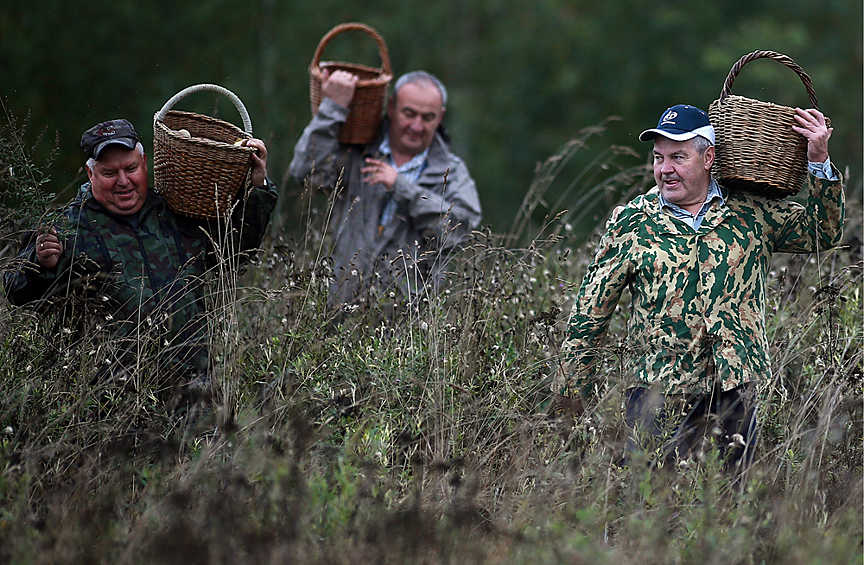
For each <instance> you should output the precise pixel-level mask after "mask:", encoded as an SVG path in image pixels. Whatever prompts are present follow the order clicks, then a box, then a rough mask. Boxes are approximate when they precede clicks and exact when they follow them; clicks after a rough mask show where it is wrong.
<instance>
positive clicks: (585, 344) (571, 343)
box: [553, 207, 634, 395]
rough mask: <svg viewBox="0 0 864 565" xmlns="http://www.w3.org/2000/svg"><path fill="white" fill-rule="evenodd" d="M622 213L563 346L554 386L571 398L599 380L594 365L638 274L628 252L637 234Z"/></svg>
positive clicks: (610, 228)
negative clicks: (625, 291) (624, 295)
mask: <svg viewBox="0 0 864 565" xmlns="http://www.w3.org/2000/svg"><path fill="white" fill-rule="evenodd" d="M622 210H623V208H621V207H619V208H617V209H616V210H615V211H614V212H613V213H612V216H611V217H610V218H609V221H608V222H607V224H606V233H605V235H604V236H603V238H602V239H601V240H600V245H599V247H598V251H597V254H596V255H595V257H594V259H593V260H592V261H591V264H590V265H589V266H588V271H587V272H586V273H585V278H584V279H582V285H581V287H580V288H579V293H578V294H577V296H576V299H575V301H574V302H573V309H572V310H571V313H570V319H569V321H568V323H567V333H566V336H565V339H564V343H563V345H562V347H561V356H562V370H561V371H559V372H558V373H559V374H558V375H557V376H556V379H555V382H554V383H553V386H554V387H555V389H556V390H554V391H553V392H556V393H559V394H564V395H569V394H571V393H573V392H579V391H583V390H585V389H586V387H590V386H592V385H593V383H594V382H595V381H596V378H594V377H593V376H592V370H591V366H592V365H593V363H594V360H595V358H596V354H597V352H598V350H599V348H600V347H601V346H602V344H603V341H604V338H605V337H606V332H607V330H608V328H609V322H610V320H611V319H612V315H613V314H614V313H615V308H616V307H617V306H618V302H619V300H620V299H621V295H622V294H623V292H624V290H625V289H626V288H627V286H628V285H629V284H630V281H631V280H632V278H633V274H634V267H633V265H632V261H631V260H630V258H629V253H628V251H629V248H630V246H631V243H630V242H631V238H632V236H633V234H632V231H631V230H630V229H628V228H627V224H628V223H629V222H623V223H622V222H619V220H618V216H619V215H620V213H621V212H622Z"/></svg>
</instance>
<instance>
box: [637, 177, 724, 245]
mask: <svg viewBox="0 0 864 565" xmlns="http://www.w3.org/2000/svg"><path fill="white" fill-rule="evenodd" d="M719 186H720V191H721V192H722V193H723V200H724V203H723V204H722V205H719V206H718V205H716V204H714V203H712V204H711V207H710V208H709V209H708V212H706V213H705V218H704V219H703V220H702V225H700V226H699V229H698V230H697V231H693V228H691V227H690V226H689V225H688V224H687V223H686V222H684V221H682V220H679V219H678V218H675V217H674V216H672V215H671V214H667V213H666V212H664V211H663V210H662V208H661V207H660V198H659V196H660V189H659V188H657V186H656V185H655V186H654V188H652V189H651V190H649V191H648V192H647V193H645V195H644V196H642V197H641V198H637V199H636V202H635V204H636V206H637V207H638V208H639V209H640V210H641V211H642V212H644V213H645V214H646V215H647V216H648V217H649V218H650V219H651V220H652V221H653V222H654V223H655V224H656V225H657V226H658V227H659V228H660V233H664V234H669V235H695V234H699V233H704V232H709V231H711V230H713V229H715V228H716V227H717V226H718V225H720V223H722V222H723V220H725V219H726V218H727V217H728V216H729V206H728V203H729V190H728V189H727V188H726V187H725V186H723V185H722V184H720V185H719Z"/></svg>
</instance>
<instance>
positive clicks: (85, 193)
mask: <svg viewBox="0 0 864 565" xmlns="http://www.w3.org/2000/svg"><path fill="white" fill-rule="evenodd" d="M245 144H247V145H248V146H251V147H254V148H255V149H256V150H257V152H256V153H257V154H253V155H252V172H251V181H252V186H253V188H252V189H251V190H250V191H249V192H248V196H246V195H244V196H241V198H243V197H245V198H246V200H245V202H241V203H240V204H238V205H237V206H236V208H235V211H234V215H233V216H232V224H231V225H232V232H233V234H234V236H233V237H234V240H235V241H234V242H233V247H232V249H233V250H234V251H236V252H249V251H253V250H255V249H256V248H257V247H258V246H259V245H260V243H261V240H262V238H263V235H264V230H265V228H266V226H267V223H268V222H269V219H270V213H271V212H272V210H273V208H274V207H275V204H276V187H275V185H274V184H273V183H272V182H270V181H269V180H268V179H267V177H266V170H267V147H266V146H265V145H264V142H263V141H261V140H259V139H249V140H247V141H246V142H245ZM81 148H82V149H83V150H84V155H85V157H86V158H87V161H86V165H85V167H86V170H87V176H88V178H89V182H87V183H85V184H84V185H83V186H81V188H80V190H79V192H78V195H77V197H76V198H75V199H74V200H73V201H72V202H71V203H70V204H69V205H68V206H67V207H66V208H65V209H64V211H63V215H62V219H61V221H60V223H59V224H57V225H56V226H54V227H51V228H50V230H48V231H43V232H41V233H38V234H36V233H29V234H27V235H26V236H25V238H24V241H23V242H22V249H21V252H20V254H19V256H18V259H19V260H18V268H17V269H16V270H14V271H12V272H9V273H7V274H6V276H5V281H4V282H5V288H6V292H7V296H8V299H9V301H10V302H11V303H12V304H14V305H24V304H35V305H37V307H39V308H40V310H41V311H43V312H52V311H56V310H57V308H54V307H52V305H56V306H60V309H61V323H64V324H68V323H70V322H69V321H65V322H64V321H62V316H63V315H65V314H69V313H70V310H72V309H74V308H75V306H74V304H73V302H74V301H73V300H71V299H72V298H73V297H76V296H77V298H87V299H88V300H89V302H87V303H84V304H83V308H84V313H85V314H92V313H93V309H94V308H98V309H99V313H100V319H99V320H98V324H97V323H95V322H94V323H93V324H91V326H92V327H90V328H89V330H90V331H94V330H96V331H99V330H101V331H103V332H105V333H107V334H109V335H110V336H111V337H112V338H113V340H114V343H116V344H119V346H118V347H117V348H116V350H115V354H116V357H115V358H114V359H109V361H111V364H110V366H109V367H108V368H107V369H108V370H109V373H110V374H112V375H115V376H120V375H122V374H127V375H128V374H129V372H131V370H132V367H135V366H136V365H140V364H141V363H142V362H147V359H142V358H141V354H142V352H145V351H146V352H147V354H148V355H149V354H152V355H154V356H156V357H155V360H154V359H151V361H153V363H154V364H155V365H156V366H158V367H159V369H160V371H162V372H163V373H167V374H169V375H173V376H174V377H175V378H174V382H175V383H177V384H180V385H187V384H189V383H191V382H193V381H200V380H201V379H204V380H206V374H207V370H208V356H207V347H206V338H207V331H206V330H207V323H206V309H205V303H204V300H205V297H204V296H203V294H204V290H203V288H202V279H203V278H204V277H205V274H206V272H207V270H208V269H209V268H211V267H212V266H213V263H214V256H213V249H212V240H211V239H210V236H209V235H208V233H209V234H212V237H213V238H214V239H219V238H218V236H217V235H215V231H214V230H215V229H216V226H213V225H209V224H207V223H206V222H204V221H199V220H193V219H190V218H185V217H182V216H179V215H177V214H175V213H174V212H172V210H170V209H169V208H168V206H167V205H166V203H165V201H164V200H163V198H162V196H160V195H159V194H158V193H156V192H154V191H152V190H150V188H149V187H148V179H147V158H146V155H145V153H144V147H143V145H142V144H141V142H140V141H139V139H138V134H137V133H136V132H135V129H134V127H133V126H132V124H131V123H130V122H129V121H127V120H122V119H121V120H110V121H107V122H102V123H100V124H97V125H95V126H93V127H92V128H90V129H88V130H87V131H86V132H84V134H83V136H82V137H81ZM79 314H80V312H79ZM79 321H80V320H79ZM64 327H65V326H64ZM142 336H144V337H142ZM148 337H149V338H150V339H149V343H148V344H142V339H147V338H148Z"/></svg>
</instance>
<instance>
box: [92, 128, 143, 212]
mask: <svg viewBox="0 0 864 565" xmlns="http://www.w3.org/2000/svg"><path fill="white" fill-rule="evenodd" d="M87 176H88V177H90V185H91V188H92V190H93V197H94V198H96V200H97V201H98V202H99V203H100V204H102V206H104V207H105V208H106V209H107V210H108V211H109V212H113V213H115V214H119V215H121V216H128V215H130V214H134V213H136V212H138V210H140V209H141V207H142V206H144V200H146V198H147V160H146V159H145V158H144V156H143V155H142V154H141V153H139V152H138V151H136V150H134V149H131V150H130V149H127V148H126V147H123V146H121V145H116V144H115V145H109V146H108V147H106V148H105V149H103V150H102V152H101V153H100V154H99V160H98V161H96V162H95V163H94V164H93V167H92V168H90V167H87Z"/></svg>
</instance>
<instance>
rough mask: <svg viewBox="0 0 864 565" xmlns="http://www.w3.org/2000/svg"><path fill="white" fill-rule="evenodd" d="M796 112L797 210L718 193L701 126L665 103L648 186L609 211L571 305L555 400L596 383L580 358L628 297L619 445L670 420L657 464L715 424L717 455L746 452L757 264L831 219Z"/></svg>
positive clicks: (829, 184) (831, 183) (750, 429)
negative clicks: (802, 186) (801, 199)
mask: <svg viewBox="0 0 864 565" xmlns="http://www.w3.org/2000/svg"><path fill="white" fill-rule="evenodd" d="M796 112H797V115H796V121H797V123H798V125H797V126H793V129H794V130H795V131H797V132H798V133H800V134H801V135H803V136H804V137H805V138H806V139H807V141H808V160H809V161H810V165H809V169H810V174H809V178H808V179H807V205H806V206H801V205H799V204H797V203H794V202H792V201H788V200H772V199H768V198H764V197H760V196H757V195H754V194H751V193H748V192H740V191H730V190H728V189H727V188H726V187H723V186H720V185H719V184H718V183H717V181H716V180H714V179H713V178H712V177H711V174H710V171H711V165H712V163H713V160H714V130H713V127H712V126H711V125H710V122H709V121H708V116H707V114H705V112H703V111H702V110H699V109H697V108H694V107H692V106H687V105H678V106H673V107H672V108H670V109H668V110H667V111H666V112H664V113H663V115H662V116H661V118H660V122H659V123H658V126H657V128H654V129H650V130H646V131H645V132H643V133H642V134H641V135H640V140H642V141H646V140H654V152H653V155H654V178H655V181H656V182H657V186H655V187H654V188H653V189H652V190H650V191H649V192H648V193H647V194H644V195H641V196H639V197H637V198H635V199H634V200H633V201H631V202H630V203H628V204H627V205H625V206H620V207H618V208H616V209H615V210H614V211H613V212H612V215H611V217H610V219H609V220H608V222H607V224H606V233H605V235H604V236H603V238H602V240H601V242H600V245H599V249H598V251H597V254H596V256H595V257H594V259H593V261H592V263H591V264H590V266H589V268H588V271H587V273H586V275H585V278H584V280H583V282H582V286H581V288H580V290H579V293H578V295H577V297H576V300H575V302H574V304H573V309H572V312H571V315H570V320H569V323H568V328H567V336H566V339H565V341H564V344H563V348H562V356H563V361H564V370H563V371H562V373H561V374H559V378H558V379H557V381H556V387H558V390H557V391H556V392H558V393H560V394H563V395H565V397H567V395H570V396H569V398H570V399H571V400H569V402H570V403H571V406H572V405H574V404H572V403H575V406H576V407H577V408H576V409H577V410H581V406H582V401H583V400H584V398H585V395H586V394H587V393H589V391H590V390H591V389H593V388H594V387H595V386H596V385H597V384H599V379H600V378H601V377H600V375H598V374H597V373H598V371H597V370H596V367H592V365H593V361H594V360H595V357H596V353H597V352H598V351H599V348H600V347H601V346H602V344H603V341H604V338H605V335H606V332H607V329H608V326H609V323H610V319H611V317H612V314H613V313H614V311H615V309H616V306H617V304H618V301H619V299H620V298H621V296H622V293H623V292H624V290H625V289H629V291H630V294H631V297H632V301H631V304H630V318H629V320H628V322H627V337H626V338H623V339H622V342H623V345H624V349H625V350H626V353H625V355H626V356H627V361H628V363H627V365H628V368H629V369H630V371H629V373H628V375H627V378H628V379H629V380H627V381H626V382H625V383H624V386H625V388H627V389H628V390H627V394H626V399H627V400H626V419H627V421H628V423H629V424H630V425H631V426H632V427H633V429H634V430H636V428H638V430H636V431H637V433H636V434H635V435H634V436H633V437H631V448H632V447H633V445H634V443H638V442H641V441H643V440H645V437H648V438H652V436H653V438H654V439H656V437H657V436H659V435H662V434H663V433H664V432H665V431H669V430H668V428H669V423H670V422H674V423H675V425H679V424H680V426H679V427H678V428H677V430H675V429H674V428H675V426H674V425H673V426H672V428H673V430H672V432H673V435H672V437H671V439H669V441H667V442H666V443H665V444H664V445H663V448H664V452H665V454H666V455H667V457H669V458H670V459H671V458H672V457H673V456H675V455H677V456H679V457H680V456H682V455H684V454H685V452H688V451H689V450H691V449H692V448H694V447H695V445H696V443H698V442H701V441H702V437H700V436H699V433H700V430H701V432H702V433H703V436H704V432H705V428H706V427H707V422H708V421H709V420H710V421H714V422H715V424H716V423H717V421H718V420H717V418H718V417H719V421H720V422H721V424H722V425H720V426H719V427H717V426H716V425H715V426H711V427H710V428H711V429H714V430H718V429H719V430H720V432H721V433H720V434H719V435H720V437H718V438H717V440H718V441H719V443H720V445H721V448H722V447H723V446H727V447H730V448H731V449H730V450H728V453H727V457H728V458H729V460H730V461H733V462H734V461H738V460H740V458H741V456H742V455H747V457H749V456H750V454H752V449H749V448H750V447H752V444H753V441H754V435H755V434H754V428H755V418H754V406H753V402H752V395H753V392H752V387H751V386H750V384H751V383H756V382H759V381H764V380H765V379H767V378H768V376H769V374H770V363H769V359H768V342H767V338H766V334H765V281H766V279H767V272H768V269H769V266H770V262H771V256H772V254H773V253H775V252H786V253H810V252H816V251H820V250H827V249H830V248H831V247H834V246H835V245H837V244H838V243H839V241H840V237H841V230H842V224H843V216H844V196H843V186H842V179H841V178H840V175H839V173H838V172H837V170H836V169H835V168H834V167H833V166H832V165H831V163H830V160H829V158H828V138H829V137H830V135H831V131H832V130H831V129H829V128H827V127H826V125H825V120H824V117H823V116H822V114H820V113H819V112H818V111H817V110H806V111H805V110H800V109H798V110H797V111H796ZM561 377H563V378H561ZM676 411H677V413H676ZM664 418H665V420H664ZM670 418H671V419H670ZM700 425H701V426H702V427H701V428H700V427H699V426H700ZM664 426H665V427H666V428H667V429H666V430H664V429H663V428H664ZM640 434H644V436H645V437H642V438H641V439H640V438H639V435H640ZM652 441H653V440H652Z"/></svg>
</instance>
